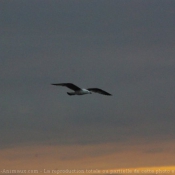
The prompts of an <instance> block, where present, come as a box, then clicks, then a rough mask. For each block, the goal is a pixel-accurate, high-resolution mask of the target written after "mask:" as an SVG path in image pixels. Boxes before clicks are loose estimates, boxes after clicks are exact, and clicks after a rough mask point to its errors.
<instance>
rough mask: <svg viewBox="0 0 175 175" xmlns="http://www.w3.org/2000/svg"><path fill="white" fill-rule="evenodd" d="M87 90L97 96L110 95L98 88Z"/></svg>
mask: <svg viewBox="0 0 175 175" xmlns="http://www.w3.org/2000/svg"><path fill="white" fill-rule="evenodd" d="M88 90H89V91H92V92H96V93H99V94H103V95H111V94H110V93H108V92H106V91H104V90H102V89H99V88H88Z"/></svg>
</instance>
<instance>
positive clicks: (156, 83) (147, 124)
mask: <svg viewBox="0 0 175 175" xmlns="http://www.w3.org/2000/svg"><path fill="white" fill-rule="evenodd" d="M174 5H175V3H174V1H166V2H165V1H130V2H128V1H101V3H99V1H69V2H68V1H66V2H65V1H1V2H0V7H1V10H0V12H1V15H0V19H1V21H2V28H1V30H0V32H1V34H2V40H1V41H0V42H1V46H2V48H3V49H2V50H1V51H0V57H1V64H0V71H1V77H0V79H1V82H0V88H1V92H2V95H1V100H0V104H1V108H0V109H1V117H0V118H1V123H0V126H1V132H0V135H1V137H0V138H1V143H2V144H1V145H9V144H20V143H26V142H27V143H33V142H34V143H38V142H50V143H59V144H66V143H67V144H74V143H82V144H87V143H100V142H118V141H125V140H126V139H129V138H132V137H133V138H138V139H139V138H141V137H144V138H145V139H160V138H166V137H167V136H168V137H169V138H170V139H171V138H173V136H174V134H173V133H174V126H173V123H174V112H175V111H174V95H175V94H174V45H173V43H174V39H173V36H174V22H172V21H173V20H174V10H173V8H174ZM56 82H72V83H75V84H77V85H79V86H81V87H85V88H86V87H99V88H102V89H105V90H107V91H109V92H111V93H112V94H113V96H112V97H111V98H106V97H104V96H100V95H98V94H93V95H90V96H81V97H75V98H74V97H73V98H70V97H68V96H67V94H66V92H67V91H68V89H65V88H55V87H52V86H51V85H50V83H56Z"/></svg>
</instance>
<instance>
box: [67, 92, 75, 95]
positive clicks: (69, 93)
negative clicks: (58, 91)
mask: <svg viewBox="0 0 175 175" xmlns="http://www.w3.org/2000/svg"><path fill="white" fill-rule="evenodd" d="M67 94H68V95H75V94H74V93H71V92H67Z"/></svg>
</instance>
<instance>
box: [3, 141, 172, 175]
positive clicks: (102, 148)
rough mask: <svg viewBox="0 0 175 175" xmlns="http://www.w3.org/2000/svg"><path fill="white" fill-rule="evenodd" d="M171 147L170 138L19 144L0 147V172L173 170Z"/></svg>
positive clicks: (138, 171)
mask: <svg viewBox="0 0 175 175" xmlns="http://www.w3.org/2000/svg"><path fill="white" fill-rule="evenodd" d="M174 147H175V143H173V142H167V143H157V144H156V143H154V144H153V143H152V144H151V143H150V144H133V145H128V144H126V143H125V144H121V143H118V144H117V143H115V144H114V143H113V144H112V143H111V144H94V145H61V146H60V145H33V146H18V147H15V148H6V149H1V150H0V170H1V174H3V173H4V174H7V173H9V174H13V173H14V172H10V170H26V171H28V170H29V171H31V172H30V173H27V172H25V173H21V172H20V174H27V175H29V174H32V173H33V174H70V172H69V173H68V172H66V171H68V170H69V171H71V174H85V173H88V174H136V173H137V174H145V175H146V174H156V173H157V174H158V173H159V174H162V175H164V174H170V173H171V174H175V166H174V165H175V159H174V157H175V152H174ZM127 169H128V172H127V171H126V170H127ZM34 170H36V171H34ZM124 170H125V171H124ZM163 170H164V171H163ZM165 170H167V172H166V171H165ZM8 171H9V172H8ZM76 171H79V172H78V173H76ZM81 171H82V173H81ZM122 171H123V172H122ZM61 172H62V173H61ZM14 174H15V173H14ZM16 174H17V173H16Z"/></svg>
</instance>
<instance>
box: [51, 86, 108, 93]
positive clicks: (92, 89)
mask: <svg viewBox="0 0 175 175" xmlns="http://www.w3.org/2000/svg"><path fill="white" fill-rule="evenodd" d="M52 85H55V86H66V87H68V88H69V89H72V90H74V91H73V92H67V94H68V95H85V94H92V92H96V93H100V94H103V95H111V94H109V93H108V92H106V91H104V90H102V89H99V88H88V89H84V88H79V87H78V86H76V85H74V84H72V83H58V84H52Z"/></svg>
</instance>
